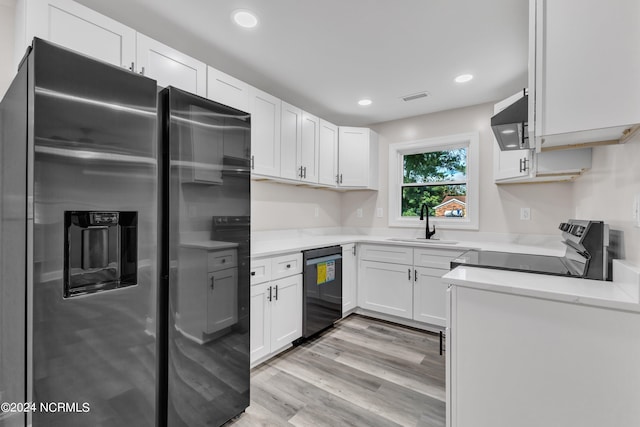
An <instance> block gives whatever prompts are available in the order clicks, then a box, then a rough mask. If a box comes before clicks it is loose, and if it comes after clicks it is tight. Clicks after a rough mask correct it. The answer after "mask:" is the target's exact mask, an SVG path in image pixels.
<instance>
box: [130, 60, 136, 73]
mask: <svg viewBox="0 0 640 427" xmlns="http://www.w3.org/2000/svg"><path fill="white" fill-rule="evenodd" d="M134 68H135V67H134V63H133V62H131V67H129V70H131V71H133V69H134Z"/></svg>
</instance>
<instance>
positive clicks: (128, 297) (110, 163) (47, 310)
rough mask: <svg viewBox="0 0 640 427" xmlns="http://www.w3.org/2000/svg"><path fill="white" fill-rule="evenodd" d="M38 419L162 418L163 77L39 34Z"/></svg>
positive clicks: (34, 342) (34, 343)
mask: <svg viewBox="0 0 640 427" xmlns="http://www.w3.org/2000/svg"><path fill="white" fill-rule="evenodd" d="M31 55H32V58H31V60H32V63H33V64H34V68H33V71H34V79H35V80H34V82H35V83H34V102H33V123H34V124H33V126H34V137H33V140H34V172H33V180H34V182H33V197H34V199H33V200H34V217H33V218H34V219H33V262H32V265H31V266H30V267H31V268H32V271H33V281H32V283H31V284H28V289H32V293H33V303H32V304H33V309H32V311H31V312H30V313H29V314H28V316H27V317H28V319H29V321H30V322H31V323H32V325H33V331H32V336H28V338H27V346H28V348H29V346H31V348H32V353H33V362H32V367H31V369H32V380H31V381H30V385H31V387H32V394H33V400H34V401H35V402H38V404H40V403H45V404H49V403H51V402H63V403H66V404H68V405H70V406H69V407H67V408H65V410H55V408H53V409H54V410H51V411H46V410H38V411H36V412H34V413H33V425H34V426H65V427H73V426H83V427H84V426H114V427H116V426H118V427H121V426H134V425H135V426H141V427H143V426H149V427H151V426H155V425H156V386H157V384H156V381H157V369H158V367H157V354H156V337H157V330H156V329H157V315H156V313H157V312H156V310H157V282H158V279H157V278H158V271H157V260H158V254H157V244H158V242H157V239H156V237H157V227H158V224H157V190H158V188H157V186H158V184H157V180H158V176H157V175H158V169H157V157H158V149H157V139H156V135H157V105H156V101H157V84H156V82H155V81H154V80H151V79H148V78H146V77H143V76H139V75H137V74H134V73H131V72H129V71H126V70H123V69H120V68H118V67H113V66H110V65H107V64H104V63H102V62H99V61H96V60H93V59H90V58H86V57H84V56H81V55H78V54H76V53H74V52H71V51H69V50H66V49H63V48H60V47H57V46H55V45H53V44H50V43H47V42H44V41H42V40H38V39H36V40H34V46H33V51H32V54H31Z"/></svg>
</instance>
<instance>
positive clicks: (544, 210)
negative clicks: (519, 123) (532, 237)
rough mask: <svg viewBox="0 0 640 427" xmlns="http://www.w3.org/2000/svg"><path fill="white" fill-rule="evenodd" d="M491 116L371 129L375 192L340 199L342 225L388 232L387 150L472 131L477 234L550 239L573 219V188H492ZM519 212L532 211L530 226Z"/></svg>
mask: <svg viewBox="0 0 640 427" xmlns="http://www.w3.org/2000/svg"><path fill="white" fill-rule="evenodd" d="M492 114H493V104H482V105H476V106H472V107H466V108H460V109H456V110H449V111H443V112H440V113H434V114H427V115H423V116H417V117H411V118H408V119H402V120H394V121H391V122H385V123H379V124H376V125H373V126H371V127H372V128H373V129H374V130H375V131H376V132H378V134H379V135H380V165H379V166H380V191H379V192H377V193H376V192H364V191H362V192H356V193H346V194H345V195H344V196H343V199H342V225H343V226H345V227H381V228H385V227H387V228H388V218H387V209H388V197H387V194H388V185H389V182H388V169H389V166H388V163H389V162H388V154H387V153H388V152H389V144H393V143H398V142H404V141H413V140H418V139H423V138H433V137H440V136H446V135H453V134H459V133H465V132H476V131H477V132H479V133H480V227H479V231H481V232H491V233H517V234H546V235H550V234H551V235H552V234H555V233H556V228H557V226H558V224H559V223H560V222H561V221H563V220H566V219H567V218H570V217H572V216H573V213H574V207H573V206H574V205H573V193H572V185H573V184H572V183H550V184H534V185H532V184H517V185H513V184H512V185H502V186H498V185H495V184H494V183H493V144H494V140H493V134H492V132H491V127H490V118H491V115H492ZM378 207H381V208H383V209H384V218H377V217H375V209H376V208H378ZM521 207H529V208H531V220H530V221H521V220H520V208H521ZM358 208H362V209H363V217H362V218H357V217H356V209H358ZM443 232H446V231H443ZM468 233H474V232H468Z"/></svg>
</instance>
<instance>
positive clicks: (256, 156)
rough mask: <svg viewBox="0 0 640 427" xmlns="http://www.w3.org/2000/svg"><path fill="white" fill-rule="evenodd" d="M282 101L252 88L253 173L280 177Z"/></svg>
mask: <svg viewBox="0 0 640 427" xmlns="http://www.w3.org/2000/svg"><path fill="white" fill-rule="evenodd" d="M281 107H282V101H280V100H279V99H278V98H276V97H275V96H272V95H269V94H268V93H266V92H263V91H261V90H260V89H256V88H254V87H251V88H250V90H249V109H250V110H251V150H252V154H251V172H252V173H253V174H258V175H266V176H272V177H279V176H280V117H281Z"/></svg>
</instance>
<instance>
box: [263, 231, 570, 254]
mask: <svg viewBox="0 0 640 427" xmlns="http://www.w3.org/2000/svg"><path fill="white" fill-rule="evenodd" d="M391 239H393V238H390V237H384V236H370V235H341V234H334V235H319V236H304V237H299V238H285V239H268V240H257V241H252V242H251V257H252V258H260V257H266V256H273V255H281V254H285V253H290V252H299V251H303V250H307V249H314V248H320V247H324V246H333V245H344V244H347V243H376V244H385V245H396V246H413V247H419V248H434V249H449V250H458V251H466V250H469V249H482V250H491V251H502V252H513V253H527V254H535V255H549V256H563V255H564V250H561V249H558V248H548V247H541V246H531V245H521V244H516V243H504V242H486V241H483V242H480V241H475V242H471V241H458V242H457V243H456V244H446V243H443V244H438V243H437V242H438V241H437V240H433V241H431V242H428V243H425V242H420V241H417V240H416V241H413V240H412V239H410V238H408V239H406V240H402V241H398V240H391Z"/></svg>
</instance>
